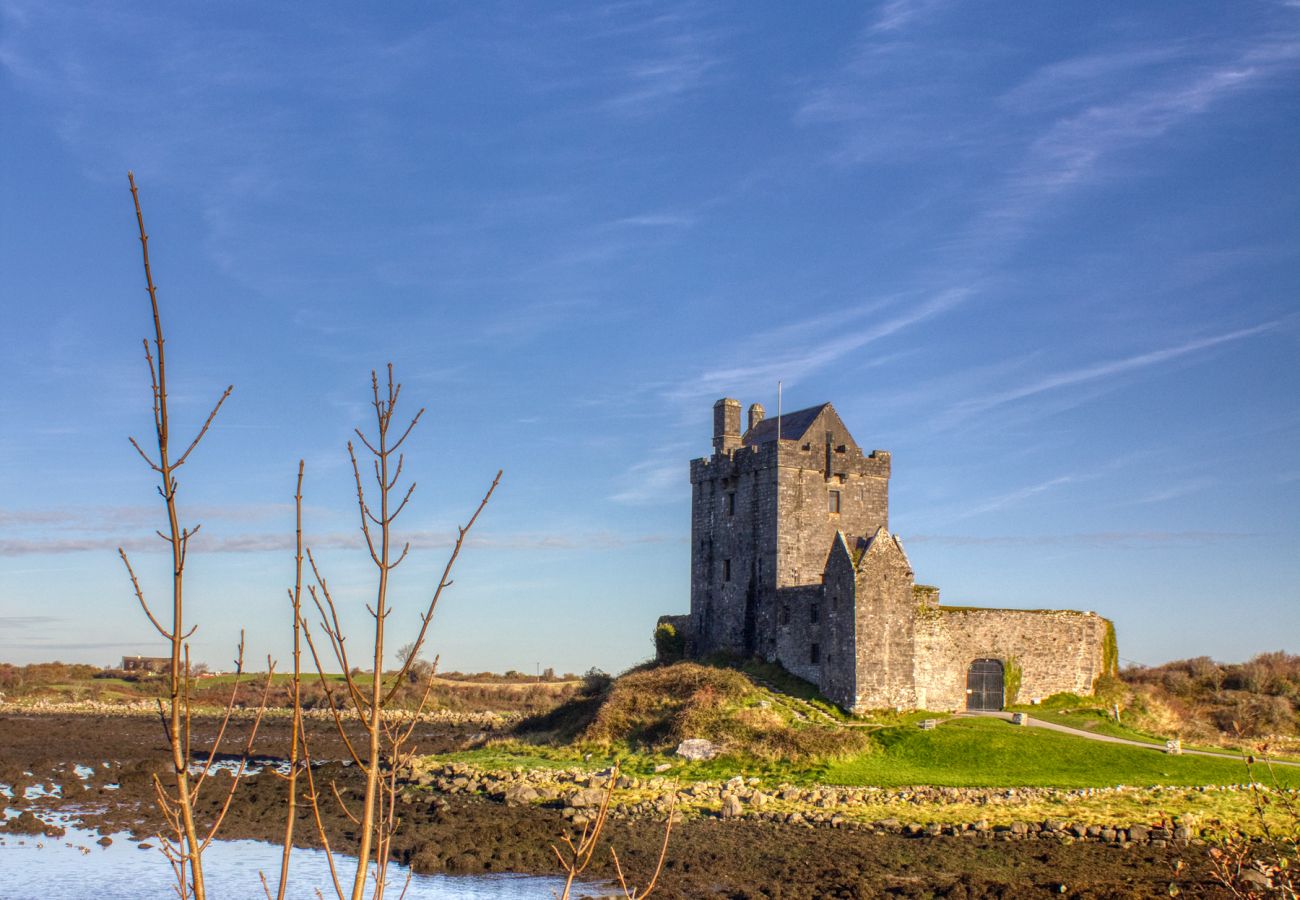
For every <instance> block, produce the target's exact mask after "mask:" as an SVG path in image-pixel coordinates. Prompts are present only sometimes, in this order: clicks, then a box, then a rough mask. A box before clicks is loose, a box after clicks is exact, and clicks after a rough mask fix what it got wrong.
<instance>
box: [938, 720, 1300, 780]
mask: <svg viewBox="0 0 1300 900" xmlns="http://www.w3.org/2000/svg"><path fill="white" fill-rule="evenodd" d="M957 715H958V716H989V717H992V718H995V719H1004V720H1006V721H1008V722H1010V721H1011V717H1012V716H1013V715H1015V713H1009V712H992V711H986V712H962V713H958V714H957ZM1025 724H1026V725H1028V726H1029V727H1030V728H1046V729H1047V730H1048V731H1059V732H1061V733H1062V734H1069V735H1073V736H1074V737H1081V738H1087V739H1088V740H1090V741H1102V742H1104V743H1107V744H1127V745H1128V746H1130V747H1141V748H1143V749H1144V750H1156V751H1158V752H1160V753H1164V752H1165V748H1164V746H1163V745H1161V744H1151V743H1147V742H1146V741H1134V740H1130V739H1129V738H1121V737H1114V736H1113V735H1109V734H1095V733H1094V732H1091V731H1084V730H1083V729H1081V728H1071V727H1069V726H1068V725H1057V724H1056V723H1055V722H1044V721H1043V720H1042V719H1035V718H1034V717H1033V716H1029V715H1027V716H1026V723H1025ZM1182 752H1183V755H1184V756H1213V757H1218V758H1219V759H1236V760H1241V761H1243V762H1244V761H1245V757H1244V756H1242V755H1241V754H1239V753H1219V752H1216V751H1213V750H1183V751H1182ZM1260 761H1261V762H1268V763H1269V764H1270V765H1274V766H1300V762H1293V761H1291V760H1286V759H1268V760H1265V759H1263V758H1261V760H1260Z"/></svg>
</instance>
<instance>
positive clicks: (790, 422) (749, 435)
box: [744, 403, 830, 444]
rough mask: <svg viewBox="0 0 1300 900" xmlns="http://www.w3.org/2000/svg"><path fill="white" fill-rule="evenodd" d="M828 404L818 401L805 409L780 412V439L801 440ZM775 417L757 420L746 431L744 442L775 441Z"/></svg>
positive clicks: (763, 442)
mask: <svg viewBox="0 0 1300 900" xmlns="http://www.w3.org/2000/svg"><path fill="white" fill-rule="evenodd" d="M828 406H830V404H829V403H819V404H818V405H817V406H810V407H808V408H807V409H800V410H796V411H795V412H790V413H784V414H782V415H781V440H783V441H799V440H803V437H804V434H805V433H807V431H808V429H809V428H811V427H812V423H813V422H816V421H817V417H818V416H820V415H821V414H822V410H824V409H826V407H828ZM776 419H777V417H776V416H772V417H771V418H768V419H764V420H763V421H761V422H759V423H758V424H757V425H755V426H754V427H753V428H751V429H750V430H749V431H748V432H746V434H745V437H744V442H745V443H746V444H765V443H767V442H768V441H775V440H776Z"/></svg>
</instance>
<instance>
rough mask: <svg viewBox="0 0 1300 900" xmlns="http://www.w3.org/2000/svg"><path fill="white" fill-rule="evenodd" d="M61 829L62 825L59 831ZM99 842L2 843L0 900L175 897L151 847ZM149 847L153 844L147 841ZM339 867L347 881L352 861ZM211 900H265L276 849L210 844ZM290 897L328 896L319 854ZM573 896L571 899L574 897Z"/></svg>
mask: <svg viewBox="0 0 1300 900" xmlns="http://www.w3.org/2000/svg"><path fill="white" fill-rule="evenodd" d="M65 827H66V826H65ZM99 838H100V836H99V835H98V834H97V833H95V832H93V831H88V830H86V829H83V828H72V827H69V828H67V833H66V834H65V835H64V836H63V837H59V838H47V837H35V836H23V837H19V836H16V835H3V836H0V897H3V898H4V900H83V898H88V897H89V898H94V900H140V898H142V897H162V898H165V897H175V896H176V893H175V889H174V882H173V879H172V874H171V867H170V866H169V865H168V864H167V861H166V859H164V858H163V855H162V853H161V852H160V851H159V850H158V848H157V846H154V847H151V848H148V849H141V847H140V844H138V843H136V842H135V841H132V840H130V838H129V837H127V836H125V835H114V836H113V843H112V844H110V845H109V846H107V847H102V846H100V845H99V843H98V841H99ZM147 843H153V842H152V841H150V842H147ZM337 864H339V865H340V866H341V867H342V868H341V871H342V873H343V874H344V876H345V877H350V873H351V872H352V871H353V870H352V869H351V865H352V864H353V863H352V860H351V859H348V858H346V857H339V858H338V859H337ZM203 868H204V873H205V875H206V876H207V885H208V892H209V894H210V896H212V897H214V898H218V900H224V898H237V900H246V898H257V897H264V896H265V895H264V894H263V892H262V881H261V877H260V875H259V873H265V874H266V878H267V881H268V882H269V883H271V884H272V886H273V891H272V892H273V893H274V883H275V882H276V881H277V880H278V878H279V874H280V848H279V847H278V846H275V845H272V844H265V843H262V842H260V841H214V842H213V843H212V845H211V846H210V847H209V848H208V849H207V851H206V852H205V853H204V854H203ZM406 876H407V870H406V869H404V868H402V867H401V866H390V867H389V874H388V888H387V890H386V892H385V895H386V896H388V897H392V898H394V900H396V898H397V897H398V896H399V895H400V894H401V893H402V886H403V884H404V883H405V881H406ZM289 884H290V888H289V896H290V897H293V898H294V900H315V898H316V896H317V893H316V891H317V889H318V888H319V889H320V891H321V894H322V895H323V896H324V897H326V898H329V897H332V896H334V894H333V890H332V888H331V887H330V880H329V867H328V865H327V863H326V861H325V854H324V853H322V852H320V851H317V850H303V849H299V848H295V849H294V851H293V857H292V863H291V865H290V880H289ZM563 886H564V881H563V879H560V878H550V877H539V876H535V875H499V874H493V875H415V876H413V877H412V878H411V884H410V888H409V889H408V890H407V892H406V900H522V898H529V900H534V898H546V897H554V896H557V895H558V894H559V892H560V890H561V889H562V888H563ZM576 893H577V892H575V894H576ZM581 894H582V895H586V896H596V897H604V896H614V895H613V894H610V893H609V892H608V891H606V890H604V889H603V888H602V887H601V886H599V885H591V884H586V885H583V887H582V891H581Z"/></svg>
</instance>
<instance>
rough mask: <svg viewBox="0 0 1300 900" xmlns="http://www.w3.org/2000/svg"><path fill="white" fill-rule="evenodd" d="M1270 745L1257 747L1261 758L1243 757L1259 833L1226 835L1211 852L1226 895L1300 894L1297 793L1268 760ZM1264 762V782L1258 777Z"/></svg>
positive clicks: (1249, 898)
mask: <svg viewBox="0 0 1300 900" xmlns="http://www.w3.org/2000/svg"><path fill="white" fill-rule="evenodd" d="M1269 749H1270V748H1269V746H1268V745H1267V744H1263V745H1261V746H1260V747H1259V748H1258V753H1259V757H1258V758H1257V757H1256V756H1254V755H1251V756H1247V757H1246V774H1247V777H1248V778H1249V785H1250V800H1251V812H1252V813H1253V817H1254V820H1255V825H1256V826H1257V827H1258V829H1259V835H1258V836H1257V837H1255V838H1252V837H1251V836H1250V835H1248V834H1246V833H1245V832H1244V831H1237V832H1235V833H1232V834H1228V835H1225V836H1223V837H1221V838H1219V840H1217V841H1216V842H1215V844H1214V846H1212V847H1211V848H1210V850H1209V858H1210V875H1211V876H1212V877H1213V878H1214V880H1215V882H1216V883H1217V884H1218V886H1219V887H1221V888H1223V889H1224V891H1225V892H1226V893H1227V895H1229V896H1232V897H1237V898H1241V900H1253V898H1261V897H1278V898H1281V900H1296V898H1297V897H1300V791H1297V790H1296V789H1295V788H1288V787H1285V786H1284V785H1283V784H1282V782H1281V780H1280V779H1279V778H1278V777H1277V772H1276V771H1275V770H1274V768H1273V763H1272V762H1271V761H1270V760H1269V758H1268V753H1269ZM1261 763H1262V765H1263V768H1264V771H1265V773H1266V775H1267V777H1268V782H1269V783H1268V784H1262V783H1260V781H1259V780H1258V778H1259V772H1258V768H1259V766H1260V765H1261Z"/></svg>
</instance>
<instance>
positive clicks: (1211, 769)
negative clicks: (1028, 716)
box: [439, 719, 1300, 788]
mask: <svg viewBox="0 0 1300 900" xmlns="http://www.w3.org/2000/svg"><path fill="white" fill-rule="evenodd" d="M872 738H873V745H872V749H871V750H870V751H868V752H865V753H858V754H854V755H852V756H848V757H845V758H842V759H820V760H819V759H812V760H803V761H800V762H793V761H790V760H779V759H778V760H773V759H757V758H755V757H752V756H741V755H728V756H720V757H718V758H716V759H712V760H708V761H703V762H693V763H691V762H686V761H684V760H681V759H679V758H677V757H675V756H673V755H671V754H662V753H643V752H633V751H629V750H627V749H625V748H610V747H595V746H584V745H567V746H560V747H537V746H532V745H528V744H524V743H520V742H500V743H494V744H492V745H489V746H487V747H483V748H480V749H478V750H473V751H468V752H464V753H455V754H448V755H444V756H441V757H439V758H440V759H442V760H444V761H447V762H453V761H461V762H467V763H471V764H473V765H475V766H477V767H479V768H482V769H487V770H496V771H500V770H505V769H514V768H523V769H533V768H580V769H588V770H597V769H603V768H606V767H608V766H610V765H612V764H613V763H614V762H616V761H617V762H618V763H619V765H620V766H621V767H622V769H623V771H624V772H625V773H627V774H629V775H641V776H648V775H651V774H654V769H655V767H656V766H658V765H662V764H664V763H669V764H671V766H672V768H671V769H669V770H668V771H666V772H664V773H662V774H664V775H666V776H668V777H674V778H680V779H681V780H683V781H686V782H689V781H723V780H726V779H728V778H730V777H732V776H733V775H744V776H746V777H757V778H759V779H760V781H761V782H762V783H763V784H764V785H766V786H769V787H772V786H775V785H778V784H797V785H814V784H838V785H845V786H868V785H875V786H880V787H906V786H911V785H938V786H946V787H1060V788H1081V787H1110V786H1114V785H1121V784H1123V785H1128V786H1130V787H1149V786H1155V785H1167V786H1196V785H1217V784H1241V783H1244V782H1246V781H1247V780H1248V779H1247V772H1246V767H1245V765H1244V764H1243V763H1241V762H1237V761H1235V760H1230V759H1207V758H1205V757H1196V756H1169V755H1166V754H1164V753H1159V752H1155V751H1152V750H1145V749H1142V748H1140V747H1125V746H1122V745H1117V744H1105V743H1100V742H1096V741H1089V740H1087V739H1085V738H1076V737H1071V736H1070V735H1065V734H1059V733H1056V732H1051V731H1046V730H1044V729H1034V728H1022V727H1018V726H1015V725H1011V724H1010V723H1008V722H1005V721H1003V720H1001V719H958V720H953V721H950V722H946V723H944V724H943V725H940V726H939V727H938V728H936V729H934V730H931V731H922V730H921V729H919V728H917V727H916V726H915V725H906V726H899V727H893V728H885V729H882V730H880V731H877V732H874V733H873V734H872ZM1274 771H1275V773H1276V774H1277V776H1278V779H1279V781H1280V782H1281V784H1282V785H1283V786H1287V787H1300V769H1297V768H1293V767H1287V766H1278V767H1276V768H1275V769H1274ZM1255 777H1256V778H1257V779H1265V780H1266V779H1267V775H1266V773H1265V772H1264V771H1263V770H1262V769H1258V768H1257V769H1256V772H1255Z"/></svg>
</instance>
